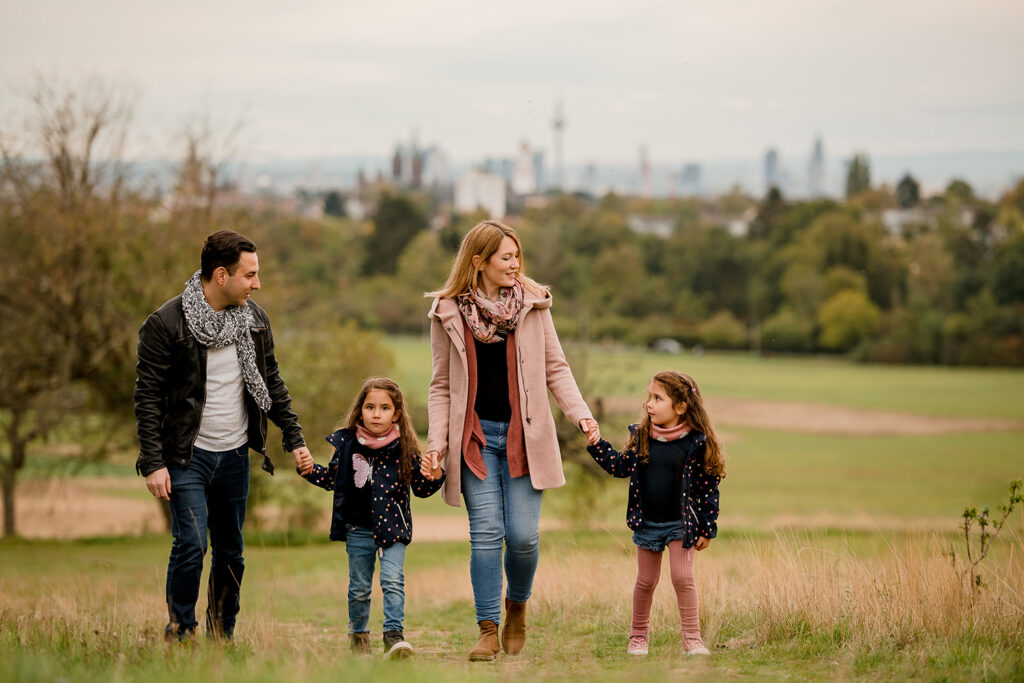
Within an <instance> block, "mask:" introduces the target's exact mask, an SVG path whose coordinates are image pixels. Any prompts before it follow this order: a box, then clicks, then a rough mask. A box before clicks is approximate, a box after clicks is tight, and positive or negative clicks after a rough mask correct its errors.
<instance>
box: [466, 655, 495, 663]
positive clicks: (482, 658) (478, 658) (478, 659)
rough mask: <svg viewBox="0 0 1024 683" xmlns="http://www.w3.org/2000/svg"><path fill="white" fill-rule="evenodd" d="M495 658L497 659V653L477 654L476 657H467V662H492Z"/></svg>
mask: <svg viewBox="0 0 1024 683" xmlns="http://www.w3.org/2000/svg"><path fill="white" fill-rule="evenodd" d="M497 657H498V654H497V653H495V654H493V655H484V654H477V655H470V656H469V661H471V662H493V661H494V660H495V659H496V658H497Z"/></svg>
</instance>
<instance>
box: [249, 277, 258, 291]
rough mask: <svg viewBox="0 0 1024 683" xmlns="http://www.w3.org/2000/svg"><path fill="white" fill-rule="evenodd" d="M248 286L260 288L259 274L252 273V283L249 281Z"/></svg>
mask: <svg viewBox="0 0 1024 683" xmlns="http://www.w3.org/2000/svg"><path fill="white" fill-rule="evenodd" d="M250 286H251V287H252V288H253V289H259V288H260V276H259V275H253V277H252V283H251V285H250Z"/></svg>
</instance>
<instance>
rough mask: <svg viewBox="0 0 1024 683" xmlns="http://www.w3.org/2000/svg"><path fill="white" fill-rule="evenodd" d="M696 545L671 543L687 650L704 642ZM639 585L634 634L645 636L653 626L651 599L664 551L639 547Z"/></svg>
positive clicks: (670, 555)
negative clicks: (695, 573) (695, 576)
mask: <svg viewBox="0 0 1024 683" xmlns="http://www.w3.org/2000/svg"><path fill="white" fill-rule="evenodd" d="M693 553H694V549H693V548H684V547H683V542H682V541H672V542H670V543H669V544H668V558H669V563H668V564H669V571H670V572H671V576H672V587H673V588H675V589H676V602H677V603H678V604H679V622H680V625H681V626H682V631H683V642H684V644H685V646H686V649H688V650H691V649H693V648H694V647H697V646H701V645H703V644H704V643H703V641H702V640H701V637H700V620H699V618H698V614H697V610H698V606H699V603H698V601H697V584H696V583H695V582H694V580H693ZM636 565H637V572H636V586H634V587H633V624H632V626H631V628H630V630H629V635H631V636H646V635H647V634H648V633H649V631H650V625H651V602H652V600H653V599H654V589H655V587H656V586H657V585H658V579H659V578H660V577H661V553H660V552H657V553H656V552H653V551H650V550H645V549H644V548H640V547H637V549H636Z"/></svg>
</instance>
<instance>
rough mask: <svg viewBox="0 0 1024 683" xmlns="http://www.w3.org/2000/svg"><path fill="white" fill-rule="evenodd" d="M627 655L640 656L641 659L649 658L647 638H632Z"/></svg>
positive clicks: (630, 638)
mask: <svg viewBox="0 0 1024 683" xmlns="http://www.w3.org/2000/svg"><path fill="white" fill-rule="evenodd" d="M626 654H627V655H638V656H640V657H645V656H647V636H630V637H629V647H627V648H626Z"/></svg>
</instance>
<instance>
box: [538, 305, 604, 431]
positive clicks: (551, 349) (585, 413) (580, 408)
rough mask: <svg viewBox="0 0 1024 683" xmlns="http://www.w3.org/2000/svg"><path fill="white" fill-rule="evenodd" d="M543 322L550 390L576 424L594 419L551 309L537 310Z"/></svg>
mask: <svg viewBox="0 0 1024 683" xmlns="http://www.w3.org/2000/svg"><path fill="white" fill-rule="evenodd" d="M537 315H539V316H540V318H541V322H542V324H543V325H544V374H545V379H546V381H547V384H548V391H550V392H551V395H552V396H554V397H555V402H556V403H557V404H558V407H559V408H561V409H562V412H563V413H565V416H566V417H567V418H569V419H570V420H572V423H573V424H574V425H579V423H580V420H583V419H584V418H588V419H591V420H592V419H594V415H593V413H591V412H590V407H589V406H587V402H586V401H584V400H583V395H582V394H581V393H580V388H579V386H577V384H576V378H575V377H573V376H572V369H571V368H570V367H569V361H567V360H566V359H565V352H564V351H562V344H561V343H560V342H559V341H558V333H557V332H556V331H555V324H554V322H552V320H551V311H550V310H548V309H546V308H545V309H539V310H537Z"/></svg>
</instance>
